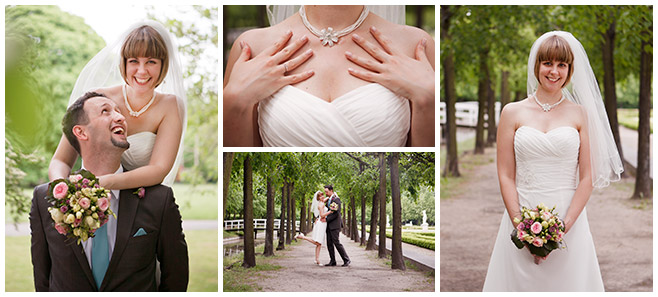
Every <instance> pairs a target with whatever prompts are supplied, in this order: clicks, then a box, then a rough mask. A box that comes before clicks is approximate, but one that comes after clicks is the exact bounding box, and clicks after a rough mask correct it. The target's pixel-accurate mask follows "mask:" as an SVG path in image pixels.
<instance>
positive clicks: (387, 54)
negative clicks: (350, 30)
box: [345, 27, 434, 106]
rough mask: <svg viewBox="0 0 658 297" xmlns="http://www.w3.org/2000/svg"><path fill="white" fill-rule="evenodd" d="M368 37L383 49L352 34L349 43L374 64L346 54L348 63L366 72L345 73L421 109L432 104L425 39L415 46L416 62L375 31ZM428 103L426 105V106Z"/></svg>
mask: <svg viewBox="0 0 658 297" xmlns="http://www.w3.org/2000/svg"><path fill="white" fill-rule="evenodd" d="M370 33H371V34H372V36H373V37H375V39H376V40H377V42H378V43H379V45H381V47H382V48H383V50H382V49H380V48H379V47H378V46H376V45H374V44H372V43H370V42H368V41H367V40H365V39H364V38H363V37H361V36H359V35H357V34H353V35H352V40H354V42H356V43H357V44H358V45H359V46H360V47H361V48H363V49H364V50H365V51H366V52H367V53H368V54H370V56H371V57H372V58H374V59H375V60H374V61H373V60H372V59H369V58H364V57H359V56H356V55H355V54H353V53H351V52H345V56H346V57H347V59H348V60H350V61H352V62H353V63H354V64H357V65H359V66H361V67H363V68H364V69H366V70H359V69H352V68H349V69H348V72H349V73H350V74H351V75H353V76H356V77H358V78H360V79H362V80H365V81H369V82H374V83H379V84H381V85H382V86H384V87H386V88H388V89H389V90H391V91H392V92H394V93H396V94H398V95H400V96H402V97H405V98H407V99H409V100H411V102H412V103H413V104H414V105H419V106H424V105H425V104H428V103H431V102H433V101H434V69H433V68H432V65H431V64H430V62H429V60H428V59H427V55H426V53H425V49H426V47H427V39H425V38H423V39H421V40H420V41H419V42H418V44H417V45H416V51H415V54H416V58H415V59H413V58H410V57H408V56H407V55H405V54H403V53H402V52H401V51H399V50H398V49H396V48H395V47H394V46H393V42H392V41H391V40H390V39H389V38H388V37H386V36H384V35H383V34H382V33H381V31H379V30H377V29H376V28H375V27H371V28H370ZM428 101H429V102H428Z"/></svg>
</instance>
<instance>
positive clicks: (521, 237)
mask: <svg viewBox="0 0 658 297" xmlns="http://www.w3.org/2000/svg"><path fill="white" fill-rule="evenodd" d="M527 234H528V233H525V231H522V230H519V231H518V232H517V233H516V237H517V238H519V239H521V240H523V237H525V236H526V235H527Z"/></svg>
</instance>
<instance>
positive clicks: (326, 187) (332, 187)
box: [324, 185, 334, 191]
mask: <svg viewBox="0 0 658 297" xmlns="http://www.w3.org/2000/svg"><path fill="white" fill-rule="evenodd" d="M324 188H325V189H329V191H333V190H334V186H332V185H326V186H324Z"/></svg>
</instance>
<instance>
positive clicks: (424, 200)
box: [384, 187, 436, 226]
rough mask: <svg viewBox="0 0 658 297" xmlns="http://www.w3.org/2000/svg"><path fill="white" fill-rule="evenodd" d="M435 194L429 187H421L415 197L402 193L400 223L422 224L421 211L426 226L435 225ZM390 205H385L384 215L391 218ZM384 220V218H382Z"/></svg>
mask: <svg viewBox="0 0 658 297" xmlns="http://www.w3.org/2000/svg"><path fill="white" fill-rule="evenodd" d="M434 198H435V193H434V191H433V190H432V189H431V188H429V187H422V188H420V191H419V192H418V193H417V197H414V196H411V194H410V193H408V192H407V193H402V195H401V197H400V200H401V202H402V223H405V222H412V223H413V224H414V225H415V226H419V225H420V224H422V223H423V210H424V211H425V213H426V214H427V224H429V225H436V215H435V214H436V213H435V207H434V206H435V203H434V201H435V199H434ZM392 207H393V206H392V204H391V203H390V202H389V203H388V204H386V214H387V215H388V216H389V218H393V211H392ZM384 219H386V218H384Z"/></svg>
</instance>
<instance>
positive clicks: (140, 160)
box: [121, 131, 156, 170]
mask: <svg viewBox="0 0 658 297" xmlns="http://www.w3.org/2000/svg"><path fill="white" fill-rule="evenodd" d="M155 137H156V134H155V133H153V132H148V131H145V132H139V133H135V134H133V135H129V136H128V137H127V139H128V142H129V143H130V148H129V149H127V150H126V151H125V152H123V155H121V164H122V165H123V168H125V169H126V170H134V169H136V168H139V167H142V166H145V165H148V163H149V161H150V160H151V153H152V152H153V145H155Z"/></svg>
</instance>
